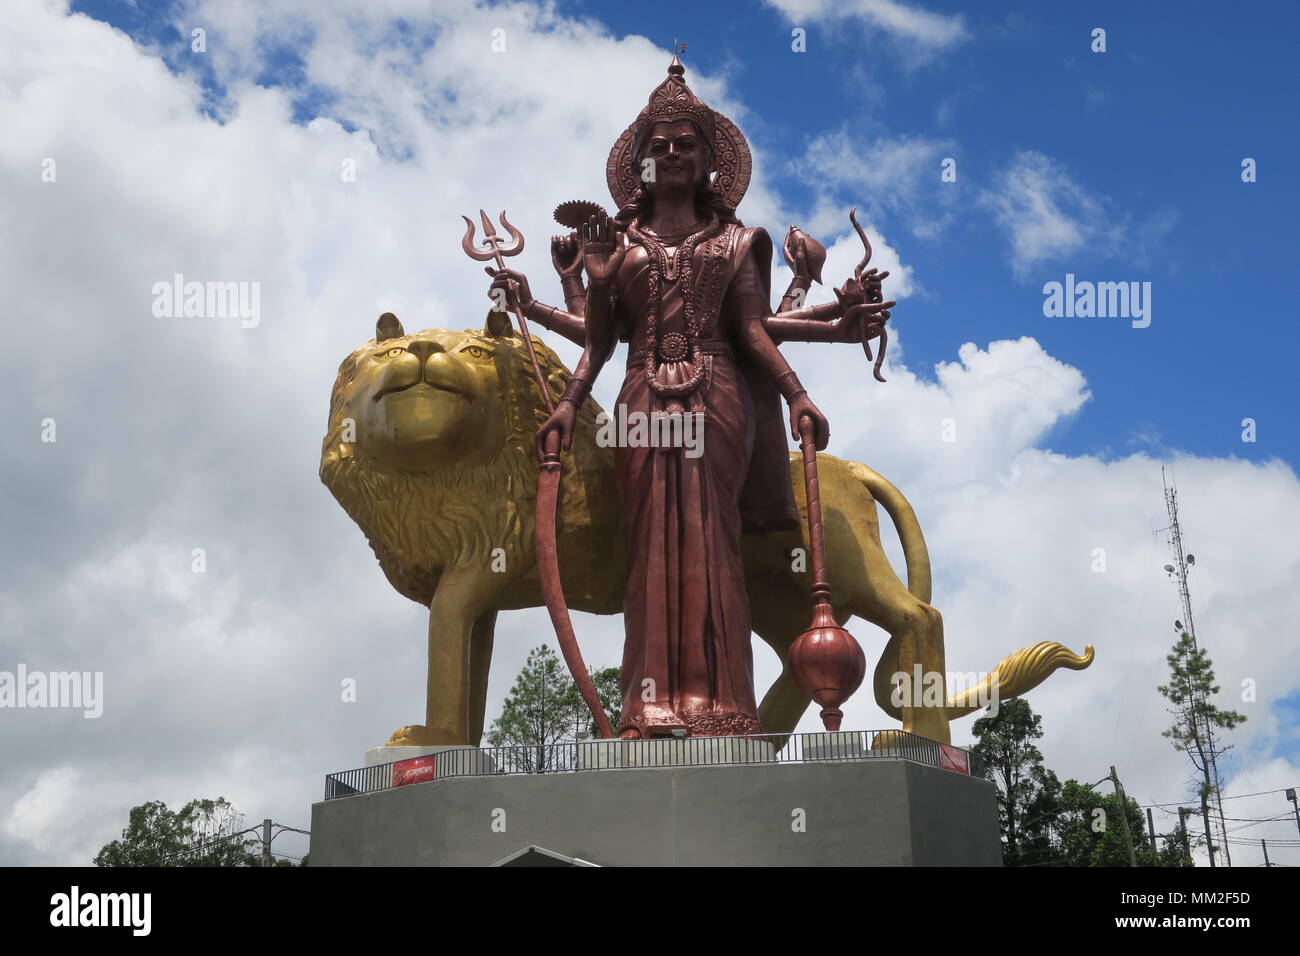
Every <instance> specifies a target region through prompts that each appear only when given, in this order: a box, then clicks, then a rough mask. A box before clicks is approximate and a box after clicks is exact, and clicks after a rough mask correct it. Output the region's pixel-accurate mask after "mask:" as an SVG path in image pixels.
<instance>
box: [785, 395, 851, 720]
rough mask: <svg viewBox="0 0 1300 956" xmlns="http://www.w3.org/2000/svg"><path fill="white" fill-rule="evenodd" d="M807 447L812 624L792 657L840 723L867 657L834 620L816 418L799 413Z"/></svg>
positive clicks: (812, 692) (808, 688) (811, 692)
mask: <svg viewBox="0 0 1300 956" xmlns="http://www.w3.org/2000/svg"><path fill="white" fill-rule="evenodd" d="M799 437H800V439H801V446H802V448H803V480H804V486H805V488H806V490H807V494H808V544H809V546H810V547H811V548H812V572H813V584H812V598H813V619H812V625H811V626H810V627H809V628H808V630H806V631H804V632H803V633H802V634H800V635H799V637H798V638H796V639H795V642H794V643H793V644H791V645H790V651H789V654H788V655H787V660H788V662H789V665H790V672H791V674H793V675H794V679H795V681H797V682H798V684H799V686H800V687H801V688H803V690H804V693H806V694H807V695H808V696H809V697H811V698H812V699H813V700H815V701H816V702H817V703H818V704H820V705H821V708H822V714H821V717H822V725H823V726H824V727H825V728H826V729H827V730H830V731H836V730H839V729H840V721H842V720H843V719H844V711H842V710H840V705H842V704H843V703H844V702H845V701H846V700H848V699H849V697H851V696H852V695H853V692H854V691H855V690H857V689H858V687H860V686H861V685H862V678H863V677H864V676H865V675H866V672H867V658H866V655H865V654H863V653H862V648H861V646H860V645H859V644H858V642H857V641H856V640H855V639H854V637H853V635H852V634H850V633H849V632H848V631H846V630H845V629H844V628H842V627H840V626H839V624H837V623H836V622H835V609H834V608H833V607H832V606H831V584H830V580H829V578H828V577H827V575H826V542H825V539H824V537H823V534H822V503H821V490H820V488H819V487H818V483H817V443H816V439H815V436H814V434H813V420H812V417H811V416H809V415H802V416H800V418H799Z"/></svg>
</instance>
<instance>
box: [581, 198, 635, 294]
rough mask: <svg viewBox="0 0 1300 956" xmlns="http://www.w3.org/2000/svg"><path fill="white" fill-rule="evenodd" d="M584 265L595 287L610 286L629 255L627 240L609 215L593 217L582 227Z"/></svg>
mask: <svg viewBox="0 0 1300 956" xmlns="http://www.w3.org/2000/svg"><path fill="white" fill-rule="evenodd" d="M582 255H583V265H584V266H585V267H586V269H587V278H588V279H589V280H590V282H591V284H592V285H594V286H608V285H609V284H610V283H612V282H613V281H614V276H615V275H616V274H617V273H618V267H619V266H621V265H622V264H623V257H624V256H625V255H627V239H626V237H624V236H623V235H622V234H621V233H618V232H616V231H615V229H614V221H613V220H612V219H611V218H610V217H609V216H607V215H597V216H592V217H591V218H590V219H588V220H587V223H586V225H584V226H583V227H582Z"/></svg>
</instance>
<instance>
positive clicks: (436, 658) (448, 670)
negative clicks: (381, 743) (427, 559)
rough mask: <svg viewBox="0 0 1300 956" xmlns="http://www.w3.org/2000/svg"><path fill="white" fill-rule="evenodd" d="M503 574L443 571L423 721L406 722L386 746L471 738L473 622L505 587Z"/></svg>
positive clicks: (432, 615) (433, 610)
mask: <svg viewBox="0 0 1300 956" xmlns="http://www.w3.org/2000/svg"><path fill="white" fill-rule="evenodd" d="M499 577H500V575H493V574H490V573H487V572H485V571H484V569H483V567H480V566H477V565H475V566H471V567H463V568H456V569H451V570H447V571H444V572H443V574H442V577H441V578H440V579H439V581H438V589H437V591H435V592H434V595H433V602H432V603H431V604H430V605H429V671H428V677H427V679H426V682H425V718H424V723H423V724H417V725H413V726H410V727H403V728H402V729H401V730H398V731H396V732H395V733H394V734H393V736H392V737H390V738H389V740H388V746H390V747H394V746H425V747H428V746H439V745H462V744H469V743H471V740H470V695H471V691H470V688H471V675H470V661H471V646H472V643H473V641H472V638H473V631H474V622H475V620H476V619H477V618H478V616H479V615H480V614H481V613H482V612H483V611H484V610H485V609H486V608H487V607H488V606H489V605H490V604H491V603H492V602H491V599H492V597H494V596H495V595H496V593H497V592H498V591H499V590H500V588H501V583H500V582H499V581H498V580H494V579H496V578H499Z"/></svg>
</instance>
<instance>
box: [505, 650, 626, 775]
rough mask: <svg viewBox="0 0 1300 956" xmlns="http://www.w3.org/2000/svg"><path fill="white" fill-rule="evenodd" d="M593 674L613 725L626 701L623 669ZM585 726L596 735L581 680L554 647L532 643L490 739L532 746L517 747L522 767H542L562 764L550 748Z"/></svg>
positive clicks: (542, 769)
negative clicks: (621, 684) (577, 680)
mask: <svg viewBox="0 0 1300 956" xmlns="http://www.w3.org/2000/svg"><path fill="white" fill-rule="evenodd" d="M591 677H592V682H593V683H594V684H595V685H596V695H597V696H598V697H599V698H600V701H601V704H602V705H603V706H604V708H605V716H606V717H607V718H608V719H609V721H610V725H611V726H617V724H618V716H619V705H620V704H621V703H622V700H621V694H620V691H619V669H618V668H617V667H610V668H606V669H604V670H600V671H596V672H595V673H593V674H592V675H591ZM582 731H585V732H586V733H587V734H588V735H590V736H596V727H595V718H594V717H593V716H592V714H591V711H590V710H588V708H587V704H586V702H585V701H584V700H583V699H582V695H581V693H579V691H578V686H577V684H576V683H575V681H574V680H573V678H572V677H571V676H570V675H569V672H568V671H567V670H566V669H565V666H564V662H563V661H562V660H561V659H560V658H559V656H558V655H557V654H556V653H555V651H553V650H551V648H550V647H548V646H546V645H542V646H541V647H535V648H533V649H532V650H531V651H529V652H528V660H527V661H526V662H525V663H524V666H523V669H522V670H521V671H520V672H519V676H518V677H516V678H515V683H514V686H513V687H511V688H510V694H509V695H508V696H507V697H506V700H505V703H504V705H503V706H502V708H501V716H500V717H498V718H497V719H496V720H494V721H493V722H492V726H491V727H489V728H488V732H487V735H486V736H487V741H488V743H489V744H491V745H492V746H493V747H520V748H528V749H526V750H520V751H518V752H517V755H516V757H517V759H518V760H519V762H520V769H522V770H524V771H526V772H529V773H543V772H545V771H547V770H556V769H560V768H559V767H557V766H554V763H553V761H554V760H555V759H557V756H558V755H556V754H555V753H554V752H553V751H549V750H547V748H548V747H550V746H551V745H553V744H558V743H563V742H565V741H571V740H575V739H577V738H578V736H579V734H580V732H582Z"/></svg>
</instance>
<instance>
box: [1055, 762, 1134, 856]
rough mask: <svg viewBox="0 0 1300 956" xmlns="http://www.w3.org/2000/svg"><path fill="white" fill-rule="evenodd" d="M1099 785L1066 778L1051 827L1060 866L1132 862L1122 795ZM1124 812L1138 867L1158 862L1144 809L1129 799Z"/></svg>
mask: <svg viewBox="0 0 1300 956" xmlns="http://www.w3.org/2000/svg"><path fill="white" fill-rule="evenodd" d="M1096 786H1097V785H1096V784H1086V783H1080V782H1079V781H1077V780H1067V781H1065V783H1064V784H1063V785H1062V787H1061V794H1060V803H1059V812H1058V813H1057V815H1056V817H1055V819H1054V820H1053V826H1052V828H1053V831H1054V836H1055V842H1056V851H1057V855H1056V861H1057V863H1058V865H1060V866H1128V865H1129V858H1128V844H1127V843H1126V842H1125V840H1124V824H1123V822H1122V820H1121V817H1120V802H1119V795H1118V794H1114V793H1098V792H1097V790H1096ZM1124 812H1125V814H1126V815H1127V817H1128V825H1129V832H1130V833H1131V834H1132V836H1133V855H1134V857H1135V858H1136V860H1137V864H1138V866H1155V865H1157V858H1156V854H1155V853H1154V852H1153V849H1152V845H1151V840H1150V837H1149V835H1148V834H1147V832H1146V815H1145V814H1143V812H1142V808H1141V807H1139V806H1138V805H1137V801H1135V800H1133V799H1132V798H1129V799H1128V800H1127V801H1126V803H1125V807H1124Z"/></svg>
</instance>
